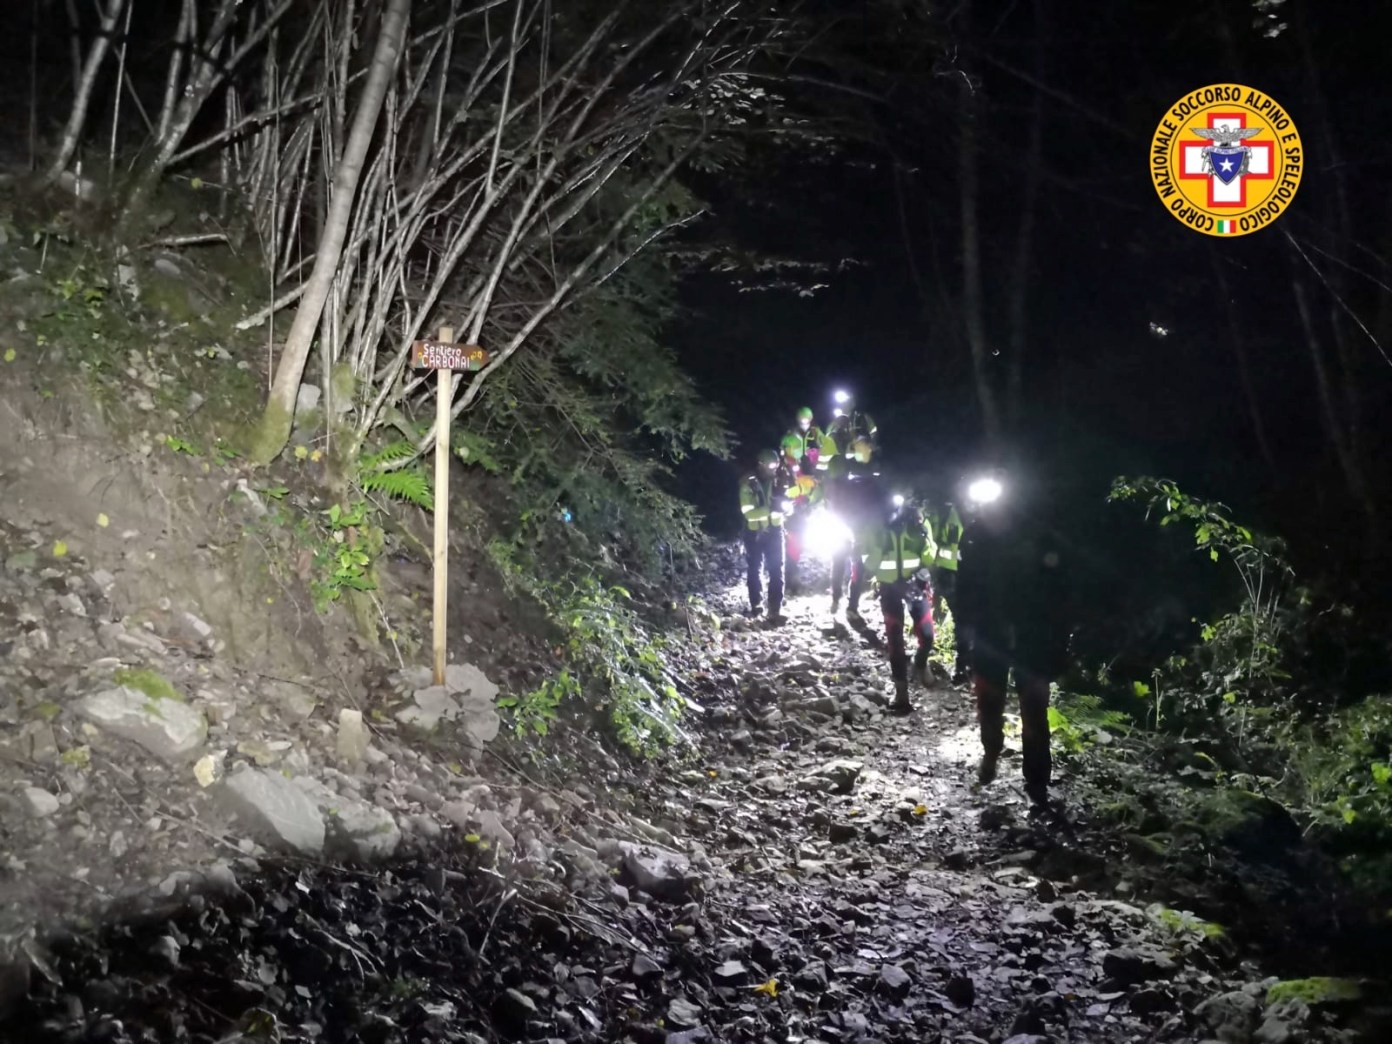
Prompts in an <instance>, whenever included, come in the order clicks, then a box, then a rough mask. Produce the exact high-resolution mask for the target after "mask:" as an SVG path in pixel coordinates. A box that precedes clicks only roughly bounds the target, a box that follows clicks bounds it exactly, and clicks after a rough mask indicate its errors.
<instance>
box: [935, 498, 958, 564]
mask: <svg viewBox="0 0 1392 1044" xmlns="http://www.w3.org/2000/svg"><path fill="white" fill-rule="evenodd" d="M934 528H935V530H936V531H937V533H938V557H937V562H936V564H937V566H938V567H939V568H940V569H947V570H951V571H954V572H955V571H956V569H957V564H958V563H959V562H960V561H961V560H962V551H961V546H962V516H961V515H959V514H957V509H956V508H955V507H949V508H948V509H947V521H946V522H944V523H943V524H942V526H941V527H940V528H939V527H934Z"/></svg>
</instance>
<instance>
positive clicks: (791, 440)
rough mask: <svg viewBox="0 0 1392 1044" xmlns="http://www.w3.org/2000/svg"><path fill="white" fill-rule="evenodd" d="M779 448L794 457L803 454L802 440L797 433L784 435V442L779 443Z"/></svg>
mask: <svg viewBox="0 0 1392 1044" xmlns="http://www.w3.org/2000/svg"><path fill="white" fill-rule="evenodd" d="M779 448H781V449H782V450H783V452H784V453H785V454H787V455H788V456H789V457H793V458H794V459H796V458H798V457H800V456H802V440H801V439H800V438H798V437H797V436H796V435H784V436H783V441H782V443H780V444H779Z"/></svg>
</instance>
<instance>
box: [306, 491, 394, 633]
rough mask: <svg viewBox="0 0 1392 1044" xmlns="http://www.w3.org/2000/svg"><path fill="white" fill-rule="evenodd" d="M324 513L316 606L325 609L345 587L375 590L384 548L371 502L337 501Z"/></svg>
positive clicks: (317, 554) (318, 551)
mask: <svg viewBox="0 0 1392 1044" xmlns="http://www.w3.org/2000/svg"><path fill="white" fill-rule="evenodd" d="M322 515H323V517H324V523H323V530H324V533H323V537H322V539H320V540H319V541H318V543H317V544H316V546H315V548H314V571H315V575H314V579H313V580H312V581H311V582H310V593H311V595H312V596H313V598H314V607H315V608H316V609H317V610H318V611H319V612H321V613H322V612H325V611H326V610H327V609H328V607H329V606H330V605H331V604H332V603H333V602H336V601H338V599H339V597H340V596H342V594H343V592H344V591H375V590H376V589H377V580H376V577H375V576H374V575H373V561H374V559H375V558H376V556H377V554H378V553H380V552H381V550H382V530H381V529H380V528H378V527H377V526H375V525H373V524H372V522H371V520H370V513H369V508H368V506H367V504H365V503H364V502H363V501H361V500H359V501H356V502H355V503H353V504H352V505H351V506H349V507H347V508H345V507H342V506H341V505H338V504H334V505H333V506H332V507H330V508H329V509H328V510H327V511H324V512H322Z"/></svg>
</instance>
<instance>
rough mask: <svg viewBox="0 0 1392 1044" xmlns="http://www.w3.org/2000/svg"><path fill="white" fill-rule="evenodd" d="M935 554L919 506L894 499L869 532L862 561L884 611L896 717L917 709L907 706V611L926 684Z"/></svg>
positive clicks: (916, 667) (918, 673)
mask: <svg viewBox="0 0 1392 1044" xmlns="http://www.w3.org/2000/svg"><path fill="white" fill-rule="evenodd" d="M935 554H936V547H935V546H934V543H933V534H932V533H930V532H929V531H928V526H927V525H926V524H925V523H924V521H923V516H922V514H921V513H920V512H919V511H918V509H917V508H915V507H913V506H912V505H910V504H906V503H905V502H904V498H903V497H901V496H895V497H894V498H893V499H892V500H890V501H889V504H888V506H887V507H886V508H885V509H883V512H882V517H881V520H880V521H879V522H878V523H877V524H875V525H873V526H872V527H871V528H870V530H868V531H867V532H866V534H865V538H864V540H863V541H862V543H861V546H860V557H861V560H862V562H864V564H865V568H866V570H867V571H868V572H869V573H870V574H871V575H873V576H874V578H875V581H876V583H877V584H878V586H879V591H880V609H881V611H882V612H883V613H884V623H885V642H886V644H887V645H888V646H889V671H890V674H891V675H892V676H893V678H894V706H893V708H892V709H893V710H894V712H895V713H896V714H908V713H909V712H910V711H912V710H913V705H912V704H911V703H909V656H908V652H907V651H906V649H905V647H904V607H905V605H907V606H908V610H909V619H910V620H911V621H912V624H913V631H914V634H915V635H916V636H917V638H918V649H917V651H916V652H915V653H914V672H915V674H916V676H917V677H918V679H919V681H920V682H922V683H923V684H925V685H926V684H927V681H928V654H929V653H930V652H932V650H933V613H932V608H931V607H932V601H933V584H932V580H931V578H930V574H929V566H930V564H931V563H932V561H933V558H934V556H935Z"/></svg>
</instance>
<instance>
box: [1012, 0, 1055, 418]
mask: <svg viewBox="0 0 1392 1044" xmlns="http://www.w3.org/2000/svg"><path fill="white" fill-rule="evenodd" d="M1044 26H1045V21H1044V0H1034V34H1035V35H1034V75H1035V77H1036V78H1037V79H1038V80H1039V82H1040V83H1043V82H1044V81H1045V79H1046V78H1047V77H1046V76H1045V68H1044V50H1045V48H1044ZM1043 146H1044V92H1043V91H1041V90H1039V89H1038V88H1035V92H1034V104H1033V106H1032V107H1031V112H1030V134H1029V143H1028V145H1027V146H1026V148H1025V185H1024V192H1023V194H1022V198H1021V201H1020V230H1019V232H1018V234H1017V235H1016V237H1015V265H1014V269H1013V272H1012V274H1011V280H1010V303H1009V321H1010V325H1009V330H1010V334H1009V338H1010V339H1009V342H1008V344H1007V346H1006V349H1007V351H1008V352H1009V356H1010V358H1009V363H1008V370H1007V378H1006V379H1007V382H1008V383H1007V386H1006V399H1005V414H1006V424H1007V425H1008V426H1009V427H1010V429H1011V430H1012V431H1015V430H1018V428H1019V424H1020V413H1021V410H1022V409H1023V404H1024V403H1023V400H1024V368H1025V342H1026V339H1027V337H1028V331H1027V329H1026V325H1025V319H1026V305H1027V304H1028V303H1029V282H1030V260H1031V258H1032V257H1033V256H1034V218H1035V210H1036V208H1037V207H1038V203H1039V181H1040V177H1039V173H1040V172H1039V164H1040V162H1041V159H1042V157H1041V153H1042V152H1043Z"/></svg>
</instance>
